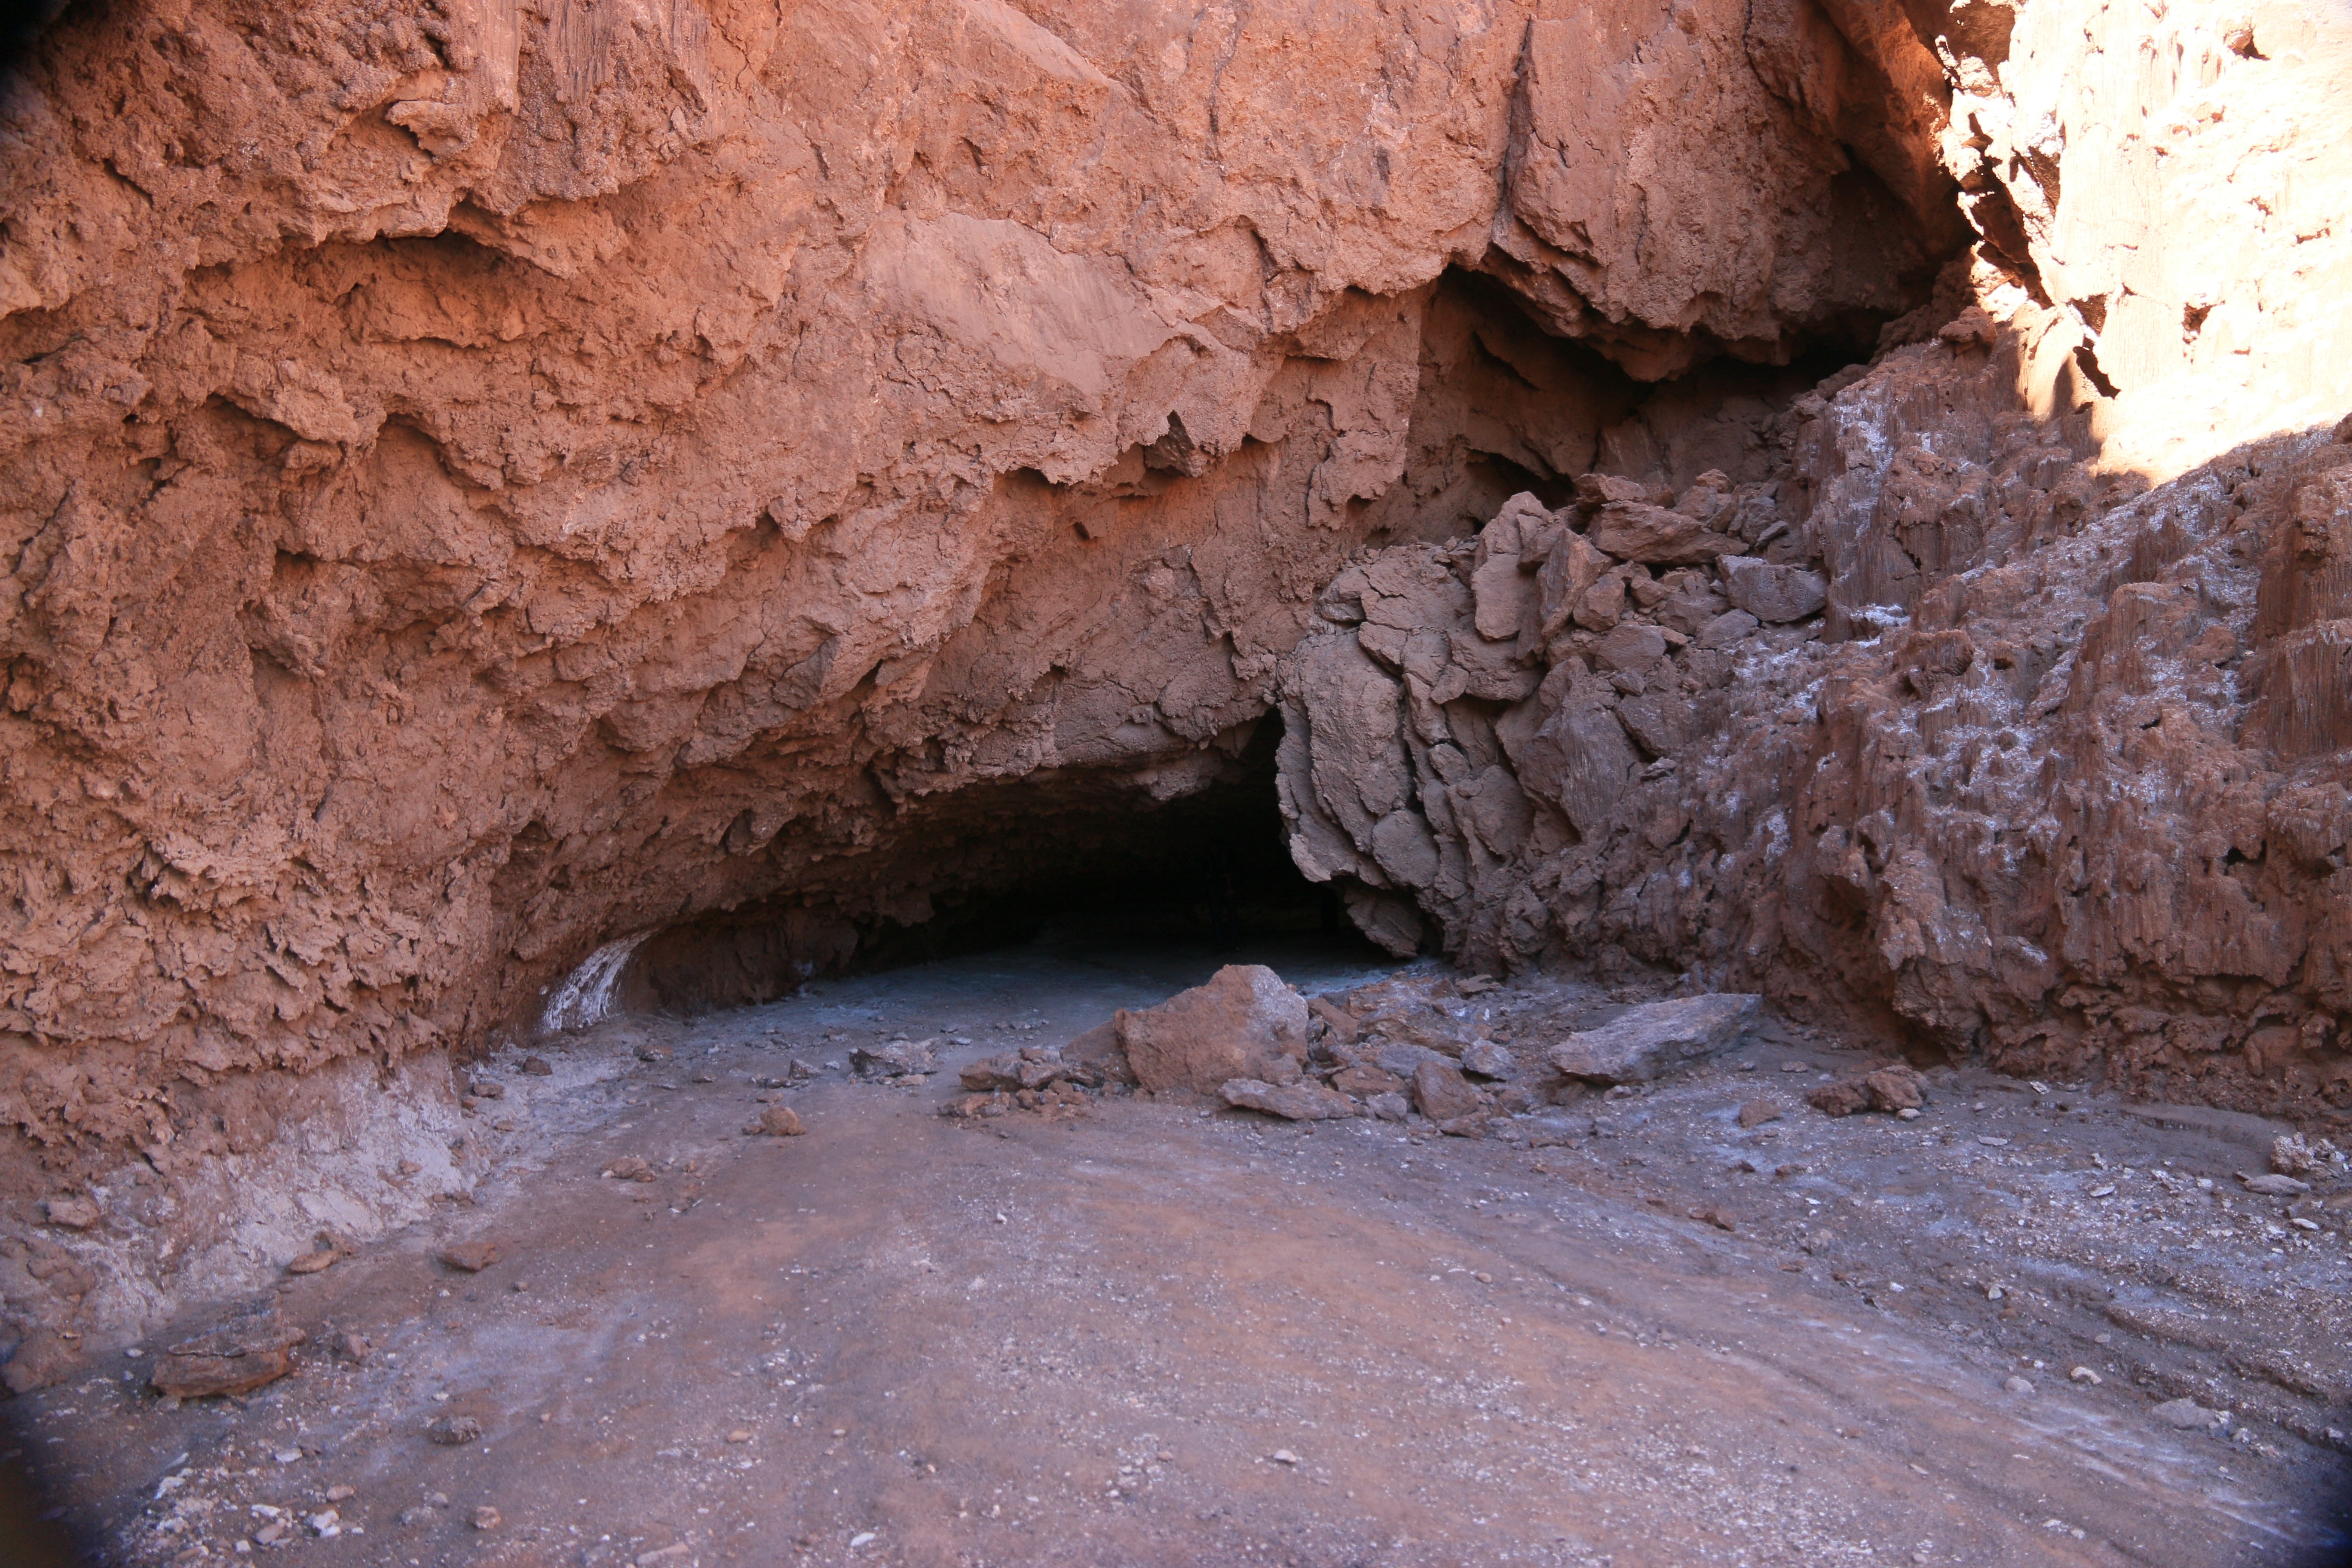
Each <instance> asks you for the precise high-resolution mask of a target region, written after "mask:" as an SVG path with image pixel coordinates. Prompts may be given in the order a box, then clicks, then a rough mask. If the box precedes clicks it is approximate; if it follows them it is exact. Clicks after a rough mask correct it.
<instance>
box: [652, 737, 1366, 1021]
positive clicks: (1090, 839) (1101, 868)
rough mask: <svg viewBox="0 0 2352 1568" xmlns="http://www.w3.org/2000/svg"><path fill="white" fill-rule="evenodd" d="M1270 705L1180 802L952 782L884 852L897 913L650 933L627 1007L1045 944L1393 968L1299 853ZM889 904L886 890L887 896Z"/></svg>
mask: <svg viewBox="0 0 2352 1568" xmlns="http://www.w3.org/2000/svg"><path fill="white" fill-rule="evenodd" d="M1280 734H1281V720H1280V718H1279V717H1278V716H1276V715H1273V714H1269V715H1267V716H1266V717H1265V718H1264V719H1263V720H1261V721H1259V722H1258V724H1257V725H1256V727H1255V732H1254V733H1253V735H1252V737H1251V739H1250V741H1249V743H1248V745H1247V747H1246V748H1245V749H1244V751H1243V752H1242V753H1241V754H1240V756H1239V757H1238V758H1236V759H1234V761H1233V762H1232V763H1230V764H1228V765H1226V766H1225V767H1223V768H1222V769H1221V770H1220V772H1219V773H1218V775H1217V776H1216V777H1215V778H1214V779H1213V782H1211V783H1209V784H1207V785H1206V787H1204V788H1201V789H1198V790H1196V791H1192V792H1190V793H1186V794H1183V795H1176V796H1174V797H1173V798H1169V799H1158V798H1154V796H1153V795H1152V794H1151V793H1150V791H1149V790H1148V789H1145V788H1140V787H1138V786H1137V785H1136V784H1134V783H1133V782H1131V781H1130V780H1129V779H1123V778H1120V777H1118V776H1108V777H1105V776H1099V775H1086V774H1079V775H1075V776H1073V775H1070V774H1056V773H1045V774H1034V775H1031V776H1029V777H1026V778H1023V779H1019V780H1013V781H1007V782H1004V783H1001V784H985V785H978V786H973V787H971V788H967V789H965V790H962V791H959V792H957V794H956V795H953V796H950V797H948V799H946V800H945V801H943V802H941V803H940V807H939V808H938V809H937V810H935V811H933V812H931V813H929V814H926V815H927V816H928V820H922V821H919V822H915V823H911V824H909V826H908V831H907V834H906V837H907V839H908V843H906V844H905V845H901V846H887V847H880V848H877V850H876V851H874V852H873V853H872V855H871V857H870V859H869V860H868V862H867V863H868V864H869V865H870V868H871V871H872V874H873V876H875V877H877V878H879V879H886V880H890V881H895V882H898V883H899V884H901V885H903V887H904V888H905V889H906V894H905V895H904V896H902V897H901V898H900V899H898V900H897V901H896V905H895V912H862V913H857V912H851V911H852V910H853V909H854V908H855V905H854V904H853V903H852V901H851V900H848V899H845V898H844V897H843V896H842V895H841V894H840V893H838V892H831V893H828V892H824V891H809V890H799V889H796V890H793V891H787V892H782V893H779V894H776V895H774V896H772V897H770V898H766V899H761V900H756V901H753V902H751V903H747V904H743V905H740V906H739V907H738V908H736V909H733V910H719V911H713V912H710V913H708V914H704V915H700V916H698V917H695V918H693V919H691V920H688V921H681V922H680V923H678V924H677V925H674V926H671V927H669V928H667V930H664V931H659V932H657V933H656V934H655V935H654V936H652V937H650V938H648V939H647V940H646V942H645V944H644V945H643V946H642V947H641V948H640V949H639V950H638V951H637V952H636V954H635V957H634V959H633V960H632V961H631V963H630V964H629V967H628V969H627V971H626V973H625V974H624V975H623V977H622V979H621V982H620V984H619V987H618V990H617V992H616V994H615V1000H616V1001H617V1002H618V1003H619V1005H621V1006H622V1007H623V1008H624V1009H625V1010H628V1011H632V1012H653V1013H662V1014H668V1015H672V1016H688V1015H693V1014H698V1013H704V1012H709V1011H712V1010H715V1009H719V1008H725V1007H737V1006H753V1005H762V1004H765V1003H768V1002H772V1001H774V1000H776V999H778V998H780V997H783V996H787V995H790V994H793V992H795V991H796V990H798V989H799V988H800V987H801V986H802V985H803V984H805V983H806V982H808V981H810V980H813V979H816V978H819V977H821V976H830V975H838V974H847V973H866V972H872V971H876V970H885V969H895V968H903V967H907V966H910V965H916V964H922V963H933V962H937V961H939V960H942V959H948V958H955V957H961V956H964V955H967V954H971V953H977V952H991V951H995V950H1000V949H1009V948H1016V947H1022V946H1026V945H1028V944H1031V943H1035V942H1050V943H1056V944H1065V945H1077V946H1084V947H1090V948H1099V949H1109V948H1118V947H1147V946H1148V947H1151V948H1155V949H1158V950H1160V951H1163V952H1188V951H1189V952H1197V953H1200V954H1202V955H1209V956H1215V955H1220V954H1223V953H1228V952H1236V951H1238V950H1239V949H1241V948H1242V947H1244V945H1249V944H1260V943H1264V942H1270V941H1271V942H1285V943H1299V944H1306V945H1308V946H1311V947H1314V948H1316V949H1318V950H1322V951H1328V953H1329V954H1330V955H1331V956H1333V957H1349V958H1356V957H1360V958H1362V959H1363V960H1364V961H1365V962H1368V963H1377V962H1393V961H1392V960H1389V959H1388V958H1387V956H1386V955H1385V954H1384V953H1383V952H1381V950H1380V949H1379V948H1377V947H1375V946H1373V945H1372V944H1371V943H1370V942H1369V941H1367V940H1366V939H1365V938H1364V937H1363V936H1362V935H1361V934H1360V932H1359V931H1357V930H1356V928H1355V926H1354V924H1353V922H1351V921H1349V918H1348V915H1347V912H1346V910H1345V908H1344V906H1343V903H1342V900H1341V889H1339V887H1337V886H1336V885H1332V884H1317V883H1314V882H1310V881H1308V880H1307V879H1306V877H1305V876H1304V875H1302V874H1301V873H1300V871H1299V870H1298V868H1297V865H1296V864H1294V863H1293V861H1292V860H1291V858H1290V851H1289V847H1288V843H1287V838H1286V829H1285V826H1284V824H1283V820H1282V813H1281V809H1280V806H1279V805H1278V801H1277V796H1276V784H1275V748H1276V743H1277V742H1278V741H1279V739H1280ZM886 901H887V900H886Z"/></svg>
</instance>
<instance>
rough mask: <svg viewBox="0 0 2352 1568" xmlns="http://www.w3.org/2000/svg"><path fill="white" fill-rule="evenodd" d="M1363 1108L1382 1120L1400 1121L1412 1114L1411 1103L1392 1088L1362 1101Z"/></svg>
mask: <svg viewBox="0 0 2352 1568" xmlns="http://www.w3.org/2000/svg"><path fill="white" fill-rule="evenodd" d="M1364 1109H1365V1110H1369V1111H1370V1112H1371V1113H1372V1114H1373V1115H1374V1116H1376V1117H1378V1118H1379V1119H1380V1120H1381V1121H1403V1120H1404V1119H1405V1118H1406V1117H1408V1116H1410V1115H1412V1104H1411V1103H1410V1102H1409V1101H1407V1100H1406V1099H1405V1097H1404V1096H1403V1095H1402V1094H1399V1093H1397V1092H1395V1091H1394V1090H1391V1091H1390V1092H1388V1093H1386V1094H1376V1095H1374V1096H1372V1097H1371V1098H1370V1100H1366V1101H1364Z"/></svg>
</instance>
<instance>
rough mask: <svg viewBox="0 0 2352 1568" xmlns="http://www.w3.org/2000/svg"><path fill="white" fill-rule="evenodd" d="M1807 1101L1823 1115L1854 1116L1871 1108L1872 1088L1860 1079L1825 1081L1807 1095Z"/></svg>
mask: <svg viewBox="0 0 2352 1568" xmlns="http://www.w3.org/2000/svg"><path fill="white" fill-rule="evenodd" d="M1805 1103H1806V1104H1808V1105H1810V1106H1811V1107H1812V1108H1813V1109H1814V1110H1818V1111H1820V1112H1821V1113H1822V1115H1823V1116H1853V1115H1855V1114H1857V1113H1858V1112H1861V1111H1864V1110H1869V1109H1870V1090H1868V1089H1864V1087H1863V1086H1862V1083H1861V1081H1860V1080H1859V1079H1849V1080H1847V1081H1845V1082H1843V1083H1825V1084H1823V1085H1822V1086H1821V1087H1820V1088H1819V1089H1815V1090H1813V1091H1812V1093H1811V1094H1809V1095H1807V1096H1805Z"/></svg>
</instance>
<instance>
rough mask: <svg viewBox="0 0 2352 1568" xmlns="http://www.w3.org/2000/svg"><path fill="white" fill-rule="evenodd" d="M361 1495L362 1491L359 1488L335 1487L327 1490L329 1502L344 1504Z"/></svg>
mask: <svg viewBox="0 0 2352 1568" xmlns="http://www.w3.org/2000/svg"><path fill="white" fill-rule="evenodd" d="M359 1495H360V1489H359V1488H357V1487H345V1486H333V1487H329V1488H328V1489H327V1500H328V1501H329V1502H344V1501H348V1500H351V1499H352V1498H355V1497H357V1496H359Z"/></svg>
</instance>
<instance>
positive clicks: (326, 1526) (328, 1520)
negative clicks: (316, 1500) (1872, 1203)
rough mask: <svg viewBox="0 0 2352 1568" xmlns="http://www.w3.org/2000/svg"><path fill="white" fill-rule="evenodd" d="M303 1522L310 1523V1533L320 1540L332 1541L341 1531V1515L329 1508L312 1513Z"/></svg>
mask: <svg viewBox="0 0 2352 1568" xmlns="http://www.w3.org/2000/svg"><path fill="white" fill-rule="evenodd" d="M305 1522H306V1523H308V1524H309V1525H310V1533H311V1534H313V1535H315V1536H317V1537H319V1539H320V1540H321V1541H332V1540H333V1539H334V1538H335V1537H336V1536H338V1535H341V1533H342V1532H343V1520H342V1515H341V1514H339V1513H337V1512H336V1511H335V1510H333V1509H331V1508H330V1509H322V1510H320V1511H319V1512H317V1513H314V1514H312V1515H311V1516H310V1519H309V1520H307V1521H305Z"/></svg>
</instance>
